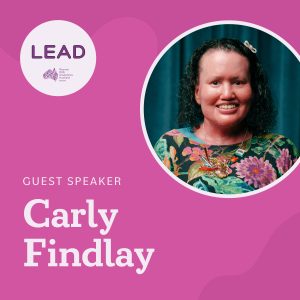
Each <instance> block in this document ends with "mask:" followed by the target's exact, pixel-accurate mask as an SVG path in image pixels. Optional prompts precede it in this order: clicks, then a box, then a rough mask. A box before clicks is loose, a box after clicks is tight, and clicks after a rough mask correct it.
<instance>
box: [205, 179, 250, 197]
mask: <svg viewBox="0 0 300 300" xmlns="http://www.w3.org/2000/svg"><path fill="white" fill-rule="evenodd" d="M202 180H203V181H206V182H207V183H208V185H210V186H212V187H213V188H214V189H215V191H216V193H218V194H242V193H247V192H250V191H253V190H254V188H252V187H251V186H250V185H248V184H247V183H245V182H244V181H243V180H242V179H240V178H236V177H234V176H228V177H226V178H223V179H221V178H218V177H215V176H208V175H204V176H202Z"/></svg>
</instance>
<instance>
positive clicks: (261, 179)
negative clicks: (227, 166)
mask: <svg viewBox="0 0 300 300" xmlns="http://www.w3.org/2000/svg"><path fill="white" fill-rule="evenodd" d="M232 167H235V168H236V174H237V176H238V177H240V178H244V181H245V182H247V183H248V184H252V185H253V186H254V187H255V188H256V189H257V188H261V187H264V186H266V185H268V184H269V183H271V182H273V181H274V180H275V179H276V178H277V177H276V173H275V170H274V169H273V167H272V165H271V164H270V162H269V161H268V160H264V159H263V158H262V157H261V158H257V157H252V156H249V157H247V158H245V159H243V160H241V162H240V163H235V164H234V165H232Z"/></svg>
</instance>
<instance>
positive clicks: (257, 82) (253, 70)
mask: <svg viewBox="0 0 300 300" xmlns="http://www.w3.org/2000/svg"><path fill="white" fill-rule="evenodd" d="M211 49H220V50H224V51H234V52H237V53H238V54H240V55H242V56H244V57H246V58H247V59H248V61H249V69H250V70H249V71H250V78H251V88H252V93H253V96H252V100H251V101H252V103H251V106H250V110H249V112H248V114H247V116H246V118H245V120H244V122H245V126H247V128H248V130H249V131H251V132H252V133H253V134H261V133H265V132H269V131H270V130H271V128H272V127H273V125H274V124H275V116H276V112H275V108H274V105H273V101H272V95H271V91H270V88H269V86H268V82H267V78H266V75H265V73H264V71H263V68H262V66H261V64H260V62H259V61H258V58H257V56H256V54H255V53H253V52H252V51H251V50H250V49H249V48H247V47H246V46H245V45H244V44H243V43H242V42H241V41H239V40H235V39H225V38H224V39H217V40H211V41H208V42H205V43H204V44H203V45H202V46H201V47H199V48H197V49H196V50H195V51H194V53H193V55H192V57H191V60H190V62H189V64H188V65H187V67H186V70H185V74H184V76H183V78H182V80H181V84H180V90H179V114H178V123H179V126H180V127H191V128H192V129H194V128H199V126H200V124H201V123H202V121H203V119H204V116H203V113H202V111H201V106H200V105H199V104H198V103H197V102H196V99H195V88H196V85H197V84H198V79H199V62H200V60H201V58H202V56H203V55H204V54H205V53H206V52H207V51H209V50H211Z"/></svg>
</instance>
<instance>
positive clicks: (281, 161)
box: [276, 148, 293, 174]
mask: <svg viewBox="0 0 300 300" xmlns="http://www.w3.org/2000/svg"><path fill="white" fill-rule="evenodd" d="M279 152H280V156H279V158H277V159H276V166H277V168H278V171H279V172H280V173H281V174H284V173H285V172H286V171H287V170H288V169H290V167H291V166H292V165H293V162H292V158H291V155H290V152H289V149H287V148H284V149H282V150H279Z"/></svg>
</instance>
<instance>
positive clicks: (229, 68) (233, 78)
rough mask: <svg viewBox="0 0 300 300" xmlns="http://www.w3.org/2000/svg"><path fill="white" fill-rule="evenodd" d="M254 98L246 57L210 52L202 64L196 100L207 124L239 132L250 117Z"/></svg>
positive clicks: (229, 53)
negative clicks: (236, 129) (240, 126)
mask: <svg viewBox="0 0 300 300" xmlns="http://www.w3.org/2000/svg"><path fill="white" fill-rule="evenodd" d="M251 97H252V89H251V85H250V73H249V62H248V60H247V58H246V57H244V56H242V55H240V54H238V53H236V52H234V51H224V50H220V49H212V50H209V51H207V52H206V53H205V54H204V55H203V56H202V58H201V60H200V63H199V79H198V84H197V86H196V89H195V99H196V101H197V103H198V104H200V105H201V109H202V112H203V115H204V121H205V123H207V122H208V123H209V125H211V126H213V127H214V126H223V127H224V129H225V128H232V129H234V128H237V127H238V125H239V124H240V123H241V122H242V121H243V120H244V119H245V117H246V116H247V114H248V112H249V109H250V104H251Z"/></svg>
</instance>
